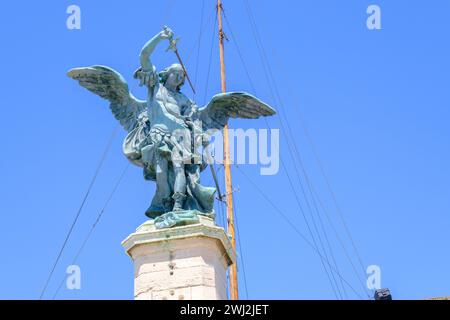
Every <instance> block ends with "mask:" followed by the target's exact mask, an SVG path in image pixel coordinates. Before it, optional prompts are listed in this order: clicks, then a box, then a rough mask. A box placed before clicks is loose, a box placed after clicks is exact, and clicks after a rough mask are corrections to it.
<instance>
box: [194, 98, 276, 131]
mask: <svg viewBox="0 0 450 320" xmlns="http://www.w3.org/2000/svg"><path fill="white" fill-rule="evenodd" d="M198 112H199V115H198V118H199V119H200V120H201V121H202V127H203V130H204V131H207V130H211V129H213V130H221V129H223V127H224V126H225V124H226V123H227V122H228V119H229V118H230V117H231V118H243V119H257V118H259V117H260V116H271V115H274V114H275V110H274V109H273V108H272V107H270V106H269V105H267V104H265V103H264V102H262V101H261V100H259V99H257V98H255V97H254V96H252V95H250V94H248V93H245V92H227V93H220V94H216V95H215V96H214V97H213V98H212V99H211V101H210V102H209V103H208V104H207V105H206V107H204V108H202V109H199V110H198Z"/></svg>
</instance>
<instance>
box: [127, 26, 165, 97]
mask: <svg viewBox="0 0 450 320" xmlns="http://www.w3.org/2000/svg"><path fill="white" fill-rule="evenodd" d="M172 37H173V32H172V30H170V29H169V28H167V27H164V29H163V30H162V31H161V32H159V33H158V34H156V35H155V36H154V37H153V38H151V39H150V40H149V41H148V42H147V43H146V44H145V45H144V47H143V48H142V50H141V54H140V55H139V60H140V62H141V66H140V68H139V69H138V70H136V72H135V73H134V77H135V78H136V79H140V80H141V83H140V85H141V86H142V85H147V86H148V87H149V88H150V87H153V86H154V85H155V83H156V81H157V80H158V79H157V78H158V77H157V73H156V68H155V66H154V65H153V64H152V62H151V59H150V56H151V55H152V53H153V51H155V48H156V46H157V45H158V43H160V42H161V40H164V39H171V38H172Z"/></svg>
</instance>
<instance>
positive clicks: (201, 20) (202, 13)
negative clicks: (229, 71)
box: [194, 0, 205, 97]
mask: <svg viewBox="0 0 450 320" xmlns="http://www.w3.org/2000/svg"><path fill="white" fill-rule="evenodd" d="M204 12H205V0H202V10H201V17H200V30H199V33H198V48H197V59H196V61H195V74H194V87H196V86H197V76H198V65H199V59H200V48H201V39H202V31H203V16H204ZM194 97H195V93H194Z"/></svg>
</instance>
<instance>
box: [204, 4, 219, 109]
mask: <svg viewBox="0 0 450 320" xmlns="http://www.w3.org/2000/svg"><path fill="white" fill-rule="evenodd" d="M215 10H216V19H215V22H214V28H213V32H212V37H211V47H210V50H209V62H208V72H207V73H206V84H205V94H204V95H203V101H205V100H206V94H207V93H208V86H209V74H210V72H211V60H212V53H213V48H214V42H215V41H214V38H215V35H216V22H217V8H216V9H215Z"/></svg>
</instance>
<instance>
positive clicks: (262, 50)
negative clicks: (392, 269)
mask: <svg viewBox="0 0 450 320" xmlns="http://www.w3.org/2000/svg"><path fill="white" fill-rule="evenodd" d="M244 2H245V4H246V9H247V13H248V15H249V19H250V22H251V24H252V26H253V27H254V34H255V39H259V42H260V43H261V39H260V35H259V31H258V28H257V26H256V22H255V18H254V15H253V13H252V9H251V6H250V5H249V3H248V0H244ZM257 44H258V41H257ZM258 48H260V50H261V52H262V55H263V58H264V59H265V61H266V63H267V68H268V72H269V75H270V76H271V78H272V82H273V84H274V87H275V92H276V94H277V97H278V100H279V102H280V105H281V106H283V102H282V99H281V96H280V94H279V92H278V89H277V85H276V82H275V78H274V76H273V73H272V70H271V68H270V65H269V64H268V62H267V61H268V59H267V55H266V52H265V50H264V46H263V45H262V43H261V44H260V46H258ZM269 87H270V88H271V86H269ZM285 121H286V122H287V120H285ZM287 126H288V129H289V133H290V135H291V137H292V131H291V128H290V126H289V122H287ZM302 127H303V130H304V131H305V134H306V136H307V138H308V141H309V142H310V144H311V147H312V149H313V153H314V155H315V157H316V161H317V162H318V164H319V167H320V169H321V172H322V175H323V177H324V179H325V181H326V182H327V186H328V188H329V191H330V193H331V195H332V198H333V201H334V204H335V206H336V209H337V211H338V213H339V216H340V218H341V220H342V223H343V225H344V228H345V230H346V233H347V235H348V236H349V238H350V241H351V243H352V246H353V249H354V251H355V253H356V255H357V258H358V260H359V263H360V265H361V267H362V271H363V273H365V270H364V264H363V263H362V259H361V255H360V254H359V251H358V250H357V248H356V245H355V242H354V240H353V237H352V236H351V233H350V230H349V229H348V226H347V224H346V222H345V219H344V217H343V214H342V212H341V210H340V207H339V206H338V204H337V200H336V196H335V194H334V192H333V190H332V188H331V185H330V183H329V180H328V179H327V177H326V175H325V172H324V170H323V166H322V164H321V162H320V159H319V158H318V155H317V153H316V152H315V148H314V145H313V143H312V140H311V138H310V136H309V134H308V132H307V130H306V127H304V126H302ZM287 141H288V139H287ZM293 146H294V151H295V152H296V154H297V156H298V157H299V158H300V156H299V152H298V149H297V147H296V144H295V143H293ZM300 164H301V165H302V168H303V170H304V167H303V164H302V162H301V158H300ZM305 177H306V179H307V180H309V179H308V177H307V175H305ZM310 193H312V192H311V190H310ZM313 201H314V197H313ZM316 206H317V205H316ZM369 297H370V296H369Z"/></svg>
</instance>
